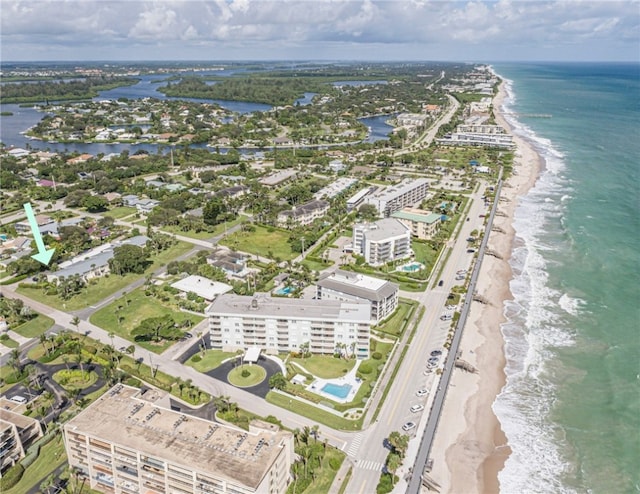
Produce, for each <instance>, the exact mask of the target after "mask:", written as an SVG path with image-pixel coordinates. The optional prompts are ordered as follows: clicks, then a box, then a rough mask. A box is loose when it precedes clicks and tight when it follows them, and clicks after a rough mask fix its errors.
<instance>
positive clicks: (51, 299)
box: [17, 242, 192, 311]
mask: <svg viewBox="0 0 640 494" xmlns="http://www.w3.org/2000/svg"><path fill="white" fill-rule="evenodd" d="M191 249H192V245H191V244H187V243H185V242H178V243H176V244H175V245H172V246H171V247H170V248H168V249H167V250H165V251H163V252H161V253H160V254H158V255H157V256H153V257H151V258H150V259H151V261H152V264H151V265H150V266H149V267H148V268H147V269H146V270H145V272H144V274H135V273H130V274H127V275H125V276H117V275H109V276H105V277H102V278H97V279H93V280H91V282H90V283H89V284H88V285H87V286H86V287H85V288H84V289H83V290H82V293H81V294H80V295H76V296H75V297H72V298H71V299H69V300H62V299H61V298H60V297H58V296H57V295H47V294H46V293H44V291H43V290H42V288H36V287H25V286H21V287H19V288H18V290H17V291H18V293H21V294H22V295H26V296H27V297H29V298H32V299H34V300H37V301H38V302H42V303H43V304H46V305H49V306H51V307H54V308H56V309H59V310H65V311H74V310H78V309H84V308H86V307H88V306H90V305H94V304H96V303H98V302H100V301H101V300H103V299H105V298H107V297H109V295H111V294H112V293H115V292H117V291H118V290H122V289H123V288H125V287H127V285H129V284H131V283H133V282H134V281H136V280H137V279H139V278H141V277H143V276H144V275H145V274H150V273H153V272H154V271H155V270H157V269H158V268H160V267H161V266H163V265H165V264H167V263H168V262H169V261H171V260H173V259H175V258H176V257H178V256H181V255H183V254H186V253H187V252H189V251H190V250H191Z"/></svg>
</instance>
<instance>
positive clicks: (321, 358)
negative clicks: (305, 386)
mask: <svg viewBox="0 0 640 494" xmlns="http://www.w3.org/2000/svg"><path fill="white" fill-rule="evenodd" d="M289 362H296V363H298V364H300V365H301V366H302V367H304V368H305V369H307V370H308V371H309V372H310V373H311V374H313V375H315V376H317V377H321V378H323V379H332V378H334V377H341V376H344V375H345V374H346V373H347V372H349V371H350V370H351V369H353V366H354V365H355V363H356V359H349V360H345V359H341V358H335V357H333V356H332V355H312V356H310V357H306V358H290V359H289Z"/></svg>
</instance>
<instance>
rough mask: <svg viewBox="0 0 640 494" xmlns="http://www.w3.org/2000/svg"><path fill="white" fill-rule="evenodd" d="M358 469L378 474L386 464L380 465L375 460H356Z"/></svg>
mask: <svg viewBox="0 0 640 494" xmlns="http://www.w3.org/2000/svg"><path fill="white" fill-rule="evenodd" d="M355 463H356V468H358V469H361V470H373V471H376V472H381V471H382V467H383V466H384V463H380V462H379V461H373V460H356V462H355Z"/></svg>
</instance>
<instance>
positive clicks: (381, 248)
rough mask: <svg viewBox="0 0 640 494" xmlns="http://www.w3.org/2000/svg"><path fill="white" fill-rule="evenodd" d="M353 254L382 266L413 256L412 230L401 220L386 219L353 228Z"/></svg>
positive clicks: (359, 224)
mask: <svg viewBox="0 0 640 494" xmlns="http://www.w3.org/2000/svg"><path fill="white" fill-rule="evenodd" d="M353 252H354V253H355V254H360V255H361V256H364V258H365V261H366V262H367V264H370V265H371V266H380V265H382V264H385V263H387V262H391V261H397V260H399V259H404V258H407V257H409V256H411V254H412V251H411V230H410V229H409V228H408V227H407V226H406V225H404V224H403V223H402V222H401V221H400V220H397V219H395V218H384V219H381V220H378V221H375V222H373V223H358V224H356V225H354V226H353Z"/></svg>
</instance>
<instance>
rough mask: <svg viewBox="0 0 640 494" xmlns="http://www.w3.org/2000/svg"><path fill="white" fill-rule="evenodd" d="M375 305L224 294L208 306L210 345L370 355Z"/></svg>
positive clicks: (231, 348)
mask: <svg viewBox="0 0 640 494" xmlns="http://www.w3.org/2000/svg"><path fill="white" fill-rule="evenodd" d="M370 311H371V309H370V305H369V304H368V303H366V302H342V301H338V300H304V299H295V298H280V297H276V298H272V297H270V296H269V295H268V294H264V293H256V294H255V295H254V296H252V297H249V296H241V295H232V294H225V295H220V296H219V297H218V298H217V299H216V300H214V302H213V303H212V304H211V305H210V306H209V307H208V308H207V310H206V311H205V313H206V314H207V315H208V316H209V336H210V342H211V348H216V349H221V350H224V351H235V350H244V349H246V348H248V347H252V346H256V347H261V348H263V349H264V350H265V352H266V353H271V354H276V353H283V352H292V351H294V352H295V351H299V350H300V347H301V345H303V344H307V343H308V344H309V351H310V352H311V353H320V354H333V353H335V352H336V351H340V349H343V350H345V349H346V351H348V353H349V354H352V353H353V354H355V355H356V356H357V357H358V358H361V359H364V358H369V330H370V325H371V321H370Z"/></svg>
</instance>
